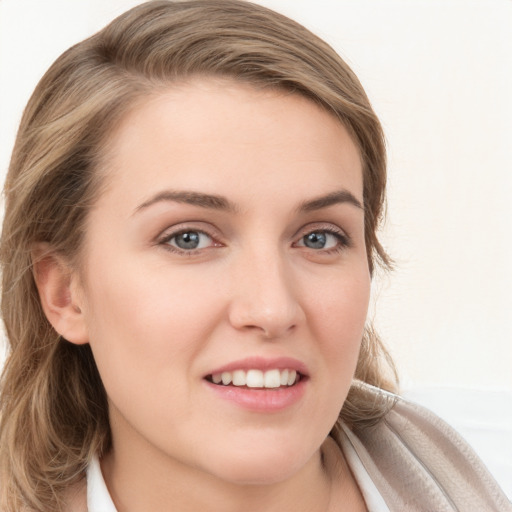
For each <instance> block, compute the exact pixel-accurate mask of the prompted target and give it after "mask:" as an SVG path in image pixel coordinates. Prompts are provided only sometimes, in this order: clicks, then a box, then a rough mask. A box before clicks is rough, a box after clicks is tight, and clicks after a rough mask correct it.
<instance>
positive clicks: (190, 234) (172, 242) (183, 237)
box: [161, 229, 213, 251]
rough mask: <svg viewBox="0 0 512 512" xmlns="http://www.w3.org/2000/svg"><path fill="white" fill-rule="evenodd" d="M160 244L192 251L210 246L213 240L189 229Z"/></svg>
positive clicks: (200, 232) (202, 233)
mask: <svg viewBox="0 0 512 512" xmlns="http://www.w3.org/2000/svg"><path fill="white" fill-rule="evenodd" d="M161 243H163V244H166V245H169V246H171V247H172V248H175V249H179V250H182V251H193V250H197V249H205V248H206V247H210V246H212V245H213V240H212V238H211V237H210V236H209V235H207V234H206V233H204V232H202V231H196V230H192V229H191V230H187V231H181V232H179V233H176V234H173V235H171V236H168V237H166V238H165V239H164V240H162V242H161Z"/></svg>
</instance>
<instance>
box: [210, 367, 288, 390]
mask: <svg viewBox="0 0 512 512" xmlns="http://www.w3.org/2000/svg"><path fill="white" fill-rule="evenodd" d="M211 378H212V381H213V383H214V384H220V383H221V382H222V384H223V385H224V386H228V385H229V384H231V385H233V386H247V387H248V388H278V387H280V386H293V385H294V384H295V382H296V381H297V372H296V370H277V369H274V370H267V371H266V372H263V371H261V370H248V371H244V370H235V371H234V372H222V373H214V374H213V375H212V376H211Z"/></svg>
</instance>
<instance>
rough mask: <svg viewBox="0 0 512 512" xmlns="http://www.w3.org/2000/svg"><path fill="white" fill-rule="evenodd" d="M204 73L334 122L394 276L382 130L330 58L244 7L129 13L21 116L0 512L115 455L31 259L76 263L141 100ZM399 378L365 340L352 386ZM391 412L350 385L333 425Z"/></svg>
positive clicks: (79, 357)
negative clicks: (109, 158)
mask: <svg viewBox="0 0 512 512" xmlns="http://www.w3.org/2000/svg"><path fill="white" fill-rule="evenodd" d="M207 75H214V76H223V77H228V78H231V79H233V80H238V81H243V82H246V83H249V84H253V85H254V86H256V87H269V88H279V89H285V90H287V91H291V92H294V93H297V94H301V95H303V96H305V97H307V98H309V99H310V100H311V101H314V102H315V103H317V104H319V105H321V106H322V107H323V108H325V109H326V110H327V111H329V112H331V113H332V114H333V115H335V116H337V118H338V119H339V120H340V122H342V123H343V124H344V126H345V127H346V128H347V129H348V130H349V132H350V134H351V136H352V138H353V140H354V141H355V143H356V144H357V146H358V148H359V151H360V153H361V158H362V162H363V184H364V207H365V237H366V246H367V251H368V262H369V267H370V270H371V271H372V272H373V271H374V270H375V268H376V266H377V265H381V267H387V266H389V258H388V256H387V255H386V253H385V251H384V249H383V248H382V246H381V244H380V243H379V240H378V238H377V228H378V225H379V222H380V220H381V216H382V212H383V205H384V198H385V184H386V152H385V145H384V137H383V133H382V129H381V125H380V123H379V121H378V119H377V117H376V116H375V113H374V112H373V110H372V108H371V105H370V103H369V101H368V98H367V96H366V94H365V92H364V90H363V88H362V86H361V84H360V83H359V81H358V79H357V78H356V76H355V75H354V73H353V72H352V71H351V70H350V68H349V67H348V66H347V65H346V63H345V62H344V61H343V60H342V59H341V58H340V57H339V56H338V55H337V54H336V53H335V52H334V50H332V49H331V48H330V47H329V46H328V45H327V44H326V43H325V42H323V41H322V40H320V39H319V38H317V37H316V36H314V35H313V34H311V33H310V32H309V31H308V30H306V29H305V28H304V27H302V26H300V25H299V24H297V23H295V22H293V21H291V20H289V19H287V18H286V17H284V16H281V15H279V14H276V13H275V12H272V11H270V10H268V9H266V8H263V7H261V6H258V5H254V4H252V3H249V2H244V1H240V0H192V1H179V2H173V1H166V0H158V1H153V2H149V3H146V4H142V5H140V6H138V7H136V8H134V9H132V10H130V11H128V12H127V13H125V14H123V15H122V16H120V17H119V18H117V19H116V20H114V21H113V22H112V23H111V24H110V25H108V26H107V27H106V28H105V29H103V30H102V31H100V32H98V33H97V34H95V35H94V36H92V37H91V38H89V39H87V40H85V41H83V42H81V43H79V44H77V45H75V46H74V47H72V48H70V49H69V50H68V51H66V52H65V53H64V54H63V55H62V56H61V57H59V58H58V59H57V61H56V62H55V63H54V64H53V65H52V67H51V68H50V69H49V70H48V72H47V73H46V74H45V76H44V77H43V78H42V80H41V81H40V83H39V85H38V86H37V88H36V90H35V92H34V94H33V96H32V98H31V99H30V101H29V103H28V105H27V107H26V110H25V112H24V115H23V118H22V121H21V125H20V128H19V132H18V136H17V139H16V144H15V147H14V151H13V154H12V159H11V163H10V167H9V173H8V176H7V181H6V184H5V197H6V212H5V219H4V224H3V233H2V239H1V246H0V258H1V264H2V268H3V275H2V283H3V287H2V303H1V304H2V314H3V320H4V323H5V328H6V332H7V337H8V341H9V347H10V354H9V357H8V360H7V363H6V365H5V368H4V371H3V375H2V381H1V401H0V407H1V409H0V411H1V420H0V421H1V424H0V483H1V485H0V487H1V489H0V508H1V510H2V511H4V512H14V511H19V510H22V509H23V508H24V507H27V508H28V509H31V510H38V511H43V512H46V511H52V512H55V511H57V510H61V509H62V506H63V505H62V503H63V502H62V497H63V495H64V491H65V490H66V489H67V488H69V486H70V485H72V484H73V483H74V482H76V481H78V480H79V479H80V478H81V477H82V476H83V472H84V469H85V468H86V466H87V464H88V462H89V461H90V459H91V457H92V456H93V455H94V454H101V453H102V452H104V451H105V450H108V448H109V446H110V428H109V421H108V407H107V400H106V395H105V391H104V388H103V386H102V383H101V379H100V377H99V374H98V371H97V369H96V365H95V362H94V359H93V357H92V353H91V350H90V348H89V346H88V345H85V346H76V345H72V344H70V343H68V342H66V341H65V340H63V339H61V338H60V337H59V335H58V334H57V333H56V332H55V330H54V329H53V328H52V327H51V325H50V324H49V322H48V321H47V319H46V317H45V315H44V313H43V311H42V308H41V303H40V300H39V296H38V293H37V289H36V286H35V282H34V276H33V261H32V254H31V252H32V248H33V247H34V244H36V243H38V242H46V243H48V244H49V245H50V246H51V247H52V248H53V249H54V250H55V251H57V252H58V253H60V254H63V255H65V256H66V257H67V258H69V259H70V261H73V260H75V261H76V260H77V258H78V257H79V255H80V248H81V244H82V239H83V234H84V226H85V220H86V217H87V214H88V211H89V209H90V207H91V205H92V204H93V203H94V201H95V199H96V198H97V196H98V194H99V193H100V188H101V180H100V178H99V174H100V173H98V172H96V169H97V167H98V165H99V162H100V157H101V155H102V151H103V149H104V147H105V143H106V142H107V140H108V135H109V134H111V133H112V131H113V130H114V128H115V127H116V125H117V124H118V123H119V122H120V121H121V120H122V119H123V118H124V116H126V114H127V112H128V110H129V109H130V108H133V107H134V105H136V104H137V101H139V100H140V99H142V98H144V97H145V96H146V95H147V94H149V93H153V92H155V90H158V88H164V87H169V85H170V84H172V83H173V82H175V81H177V80H183V79H186V78H189V77H192V76H207ZM383 365H384V366H383ZM385 367H387V368H388V369H391V372H390V371H387V372H385V371H383V368H385ZM394 375H395V374H394V370H393V366H392V363H391V360H390V358H389V356H388V354H387V352H386V351H385V350H384V348H383V346H382V345H381V343H380V341H379V339H378V337H377V336H376V335H375V333H374V332H373V331H372V330H371V329H367V331H366V334H365V337H364V340H363V343H362V348H361V353H360V358H359V363H358V366H357V370H356V375H355V379H359V380H361V381H364V382H367V383H369V384H372V385H375V386H378V387H381V388H387V389H393V386H394ZM389 377H391V378H389ZM385 407H387V404H386V403H384V402H379V401H377V402H376V401H375V398H374V397H372V398H371V399H370V398H368V396H367V394H366V393H365V391H364V388H361V387H360V386H357V385H354V386H353V387H352V389H351V390H350V393H349V397H348V399H347V401H346V403H345V405H344V407H343V409H342V411H341V414H340V420H342V421H345V422H346V423H348V424H350V425H351V426H352V427H354V428H362V427H364V426H365V425H367V424H370V423H372V422H375V421H377V420H378V419H379V418H380V417H381V416H382V415H383V414H384V412H385Z"/></svg>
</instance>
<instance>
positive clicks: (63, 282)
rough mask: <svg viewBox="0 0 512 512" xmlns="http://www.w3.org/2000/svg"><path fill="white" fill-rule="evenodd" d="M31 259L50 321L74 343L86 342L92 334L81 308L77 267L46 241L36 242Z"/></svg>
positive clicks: (42, 303) (43, 305)
mask: <svg viewBox="0 0 512 512" xmlns="http://www.w3.org/2000/svg"><path fill="white" fill-rule="evenodd" d="M32 262H33V271H34V279H35V282H36V286H37V290H38V292H39V298H40V300H41V305H42V307H43V311H44V313H45V315H46V318H47V319H48V321H49V322H50V323H51V324H52V326H53V328H54V329H55V330H56V331H57V332H58V333H59V334H60V335H61V336H62V337H63V338H65V339H66V340H68V341H70V342H71V343H74V344H76V345H82V344H85V343H87V342H88V341H89V336H88V330H87V324H86V322H85V317H84V314H83V312H82V301H83V295H82V294H81V288H80V286H79V284H78V283H79V280H78V275H77V273H76V271H73V270H72V269H71V268H70V265H69V264H68V263H67V262H66V261H65V259H64V258H63V257H62V256H61V255H59V254H57V253H55V252H54V251H53V252H52V250H51V248H50V247H49V245H48V244H45V243H41V244H37V245H36V246H34V248H33V250H32Z"/></svg>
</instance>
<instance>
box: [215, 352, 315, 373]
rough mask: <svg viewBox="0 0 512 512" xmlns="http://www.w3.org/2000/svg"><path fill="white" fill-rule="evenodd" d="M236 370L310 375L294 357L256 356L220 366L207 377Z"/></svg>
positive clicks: (303, 365) (304, 366)
mask: <svg viewBox="0 0 512 512" xmlns="http://www.w3.org/2000/svg"><path fill="white" fill-rule="evenodd" d="M235 370H245V371H247V370H261V371H266V370H295V371H296V372H297V373H300V374H301V375H302V376H307V375H308V370H307V367H306V365H305V364H304V363H303V362H302V361H299V360H298V359H295V358H293V357H275V358H267V357H259V356H255V357H246V358H244V359H239V360H238V361H232V362H230V363H227V364H225V365H222V366H219V367H217V368H215V369H214V370H212V371H211V372H209V373H208V374H207V375H206V376H208V375H215V374H217V373H222V372H232V371H235Z"/></svg>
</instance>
